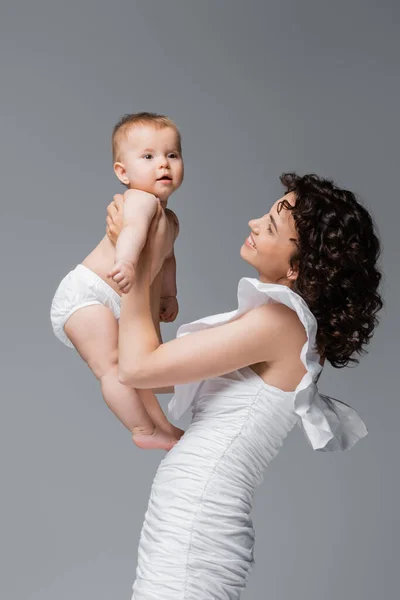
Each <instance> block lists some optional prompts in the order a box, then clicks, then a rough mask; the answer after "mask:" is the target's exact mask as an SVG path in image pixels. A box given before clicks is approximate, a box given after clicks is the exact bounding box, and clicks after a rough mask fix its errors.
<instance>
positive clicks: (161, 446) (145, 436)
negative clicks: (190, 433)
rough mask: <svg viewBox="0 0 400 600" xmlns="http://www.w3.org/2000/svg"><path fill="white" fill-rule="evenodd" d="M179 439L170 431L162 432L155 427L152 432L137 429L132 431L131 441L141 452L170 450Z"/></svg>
mask: <svg viewBox="0 0 400 600" xmlns="http://www.w3.org/2000/svg"><path fill="white" fill-rule="evenodd" d="M178 439H179V438H177V437H175V433H171V431H168V432H167V431H162V430H161V429H158V428H157V427H155V428H154V429H153V431H149V430H143V429H141V428H140V427H137V428H135V429H133V430H132V440H133V442H134V444H136V446H138V447H139V448H142V449H143V450H155V449H157V450H166V451H167V452H168V450H171V448H172V447H173V446H174V445H175V444H176V442H177V441H178Z"/></svg>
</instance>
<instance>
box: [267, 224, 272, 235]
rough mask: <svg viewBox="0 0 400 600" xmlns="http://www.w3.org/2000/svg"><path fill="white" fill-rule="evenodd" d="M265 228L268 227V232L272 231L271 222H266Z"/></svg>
mask: <svg viewBox="0 0 400 600" xmlns="http://www.w3.org/2000/svg"><path fill="white" fill-rule="evenodd" d="M267 229H268V231H269V233H272V226H271V223H268V227H267Z"/></svg>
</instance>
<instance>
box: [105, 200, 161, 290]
mask: <svg viewBox="0 0 400 600" xmlns="http://www.w3.org/2000/svg"><path fill="white" fill-rule="evenodd" d="M124 200H125V202H124V222H123V227H122V231H121V233H120V235H119V237H118V241H117V244H116V255H115V265H114V267H113V269H112V270H111V271H110V273H109V276H110V277H112V279H113V280H114V281H115V282H116V283H117V284H118V287H119V288H120V290H121V292H122V293H125V294H127V293H128V292H129V290H130V288H131V286H132V283H133V280H134V277H135V268H136V264H137V261H138V260H139V256H140V253H141V251H142V250H143V247H144V245H145V243H146V239H147V233H148V230H149V227H150V223H151V221H152V219H153V217H154V215H155V214H156V211H157V207H158V204H159V201H158V200H157V198H156V197H155V196H153V195H152V194H148V193H147V192H142V191H139V190H128V191H127V192H125V194H124Z"/></svg>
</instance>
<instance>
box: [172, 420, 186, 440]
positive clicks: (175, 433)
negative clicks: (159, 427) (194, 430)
mask: <svg viewBox="0 0 400 600" xmlns="http://www.w3.org/2000/svg"><path fill="white" fill-rule="evenodd" d="M171 428H172V435H173V437H174V438H175V439H176V440H177V441H178V440H180V439H181V437H182V436H183V434H184V433H185V432H184V431H183V429H179V427H175V425H172V424H171Z"/></svg>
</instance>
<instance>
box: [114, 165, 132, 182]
mask: <svg viewBox="0 0 400 600" xmlns="http://www.w3.org/2000/svg"><path fill="white" fill-rule="evenodd" d="M114 173H115V174H116V176H117V177H118V179H119V180H120V182H121V183H123V184H124V185H129V178H128V175H127V174H126V169H125V165H124V164H123V163H121V162H116V163H114Z"/></svg>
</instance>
